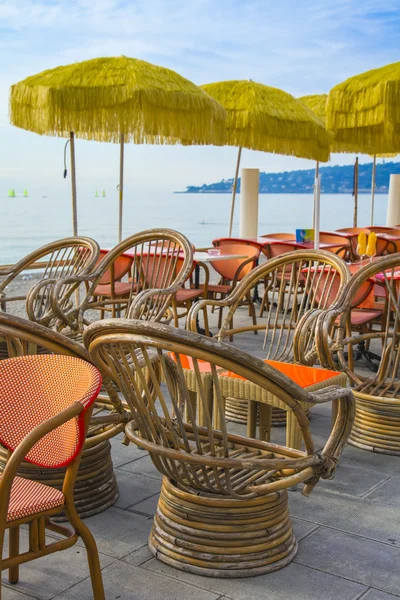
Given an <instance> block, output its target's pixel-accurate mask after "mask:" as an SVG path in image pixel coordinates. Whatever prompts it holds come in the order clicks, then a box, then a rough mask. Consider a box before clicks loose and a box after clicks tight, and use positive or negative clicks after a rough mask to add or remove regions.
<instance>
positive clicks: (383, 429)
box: [316, 254, 400, 455]
mask: <svg viewBox="0 0 400 600" xmlns="http://www.w3.org/2000/svg"><path fill="white" fill-rule="evenodd" d="M399 270H400V255H399V254H395V255H393V256H387V257H384V258H381V259H378V260H375V261H373V262H371V263H370V264H367V265H366V266H364V267H363V268H362V269H360V270H359V271H358V272H356V273H355V274H354V275H353V277H352V278H351V280H350V281H349V282H348V283H347V285H346V287H345V289H344V292H343V295H342V303H341V305H340V306H336V307H333V308H331V309H330V310H328V311H327V312H326V313H325V314H323V315H320V317H319V319H318V322H317V328H316V342H317V352H318V356H319V359H320V362H321V364H323V365H324V366H325V367H327V368H332V367H334V368H338V365H339V368H340V369H341V370H343V371H344V372H345V373H346V374H347V376H348V377H349V379H350V381H351V383H352V385H353V390H354V395H355V398H356V418H355V423H354V427H353V430H352V433H351V436H350V443H351V444H353V445H354V446H358V447H359V448H363V449H366V450H370V451H373V452H380V453H383V454H394V455H400V399H399V398H400V379H399V357H400V349H399V341H400V337H399V330H400V310H399V302H400V300H399V281H398V280H397V279H396V277H397V276H398V273H399ZM377 284H379V285H380V286H381V288H382V289H383V290H385V292H386V293H385V296H386V302H387V305H386V307H383V306H382V309H381V324H380V326H379V328H378V329H374V328H369V329H368V331H366V332H361V333H357V334H354V333H353V332H352V330H351V329H352V328H351V327H350V325H349V322H350V319H351V313H352V311H353V307H354V306H355V305H357V304H359V300H360V298H364V297H366V295H367V294H368V290H370V289H371V288H373V287H374V286H375V285H377ZM360 344H364V345H365V346H366V347H371V345H373V350H374V352H380V354H381V360H380V363H378V370H377V372H376V373H371V372H366V371H365V370H361V369H360V368H359V367H358V366H357V364H355V362H354V360H353V355H354V352H355V351H356V349H357V347H358V346H359V345H360Z"/></svg>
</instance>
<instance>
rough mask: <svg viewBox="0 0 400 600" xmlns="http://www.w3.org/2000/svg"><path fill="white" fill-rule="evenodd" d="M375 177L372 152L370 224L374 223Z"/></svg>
mask: <svg viewBox="0 0 400 600" xmlns="http://www.w3.org/2000/svg"><path fill="white" fill-rule="evenodd" d="M375 177H376V154H374V162H373V163H372V181H371V225H373V224H374V210H375V185H376V184H375Z"/></svg>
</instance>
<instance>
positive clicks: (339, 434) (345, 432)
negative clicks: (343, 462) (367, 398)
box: [303, 386, 355, 496]
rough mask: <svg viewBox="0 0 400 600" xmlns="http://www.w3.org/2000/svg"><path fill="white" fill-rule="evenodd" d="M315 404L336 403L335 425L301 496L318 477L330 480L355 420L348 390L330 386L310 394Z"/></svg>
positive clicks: (351, 394)
mask: <svg viewBox="0 0 400 600" xmlns="http://www.w3.org/2000/svg"><path fill="white" fill-rule="evenodd" d="M311 396H312V398H313V401H314V402H315V404H322V403H324V402H331V401H337V403H338V406H337V413H336V419H335V423H334V425H333V427H332V430H331V433H330V436H329V438H328V441H327V442H326V444H325V446H324V448H323V450H322V451H321V452H320V456H321V457H322V458H323V462H322V463H321V465H320V466H318V467H317V468H316V469H314V472H315V476H314V477H313V478H312V479H311V480H310V481H307V482H306V484H305V486H304V489H303V494H304V495H305V496H308V495H309V494H310V493H311V491H312V490H313V488H314V486H315V484H316V483H317V482H318V480H319V479H320V477H322V478H323V479H332V478H333V476H334V473H335V469H336V464H337V461H338V460H339V457H340V455H341V454H342V451H343V448H344V447H345V445H346V442H347V440H348V438H349V435H350V432H351V428H352V426H353V423H354V418H355V400H354V395H353V392H352V391H351V389H350V388H342V387H338V386H331V387H328V388H325V389H323V390H320V391H318V392H314V393H311Z"/></svg>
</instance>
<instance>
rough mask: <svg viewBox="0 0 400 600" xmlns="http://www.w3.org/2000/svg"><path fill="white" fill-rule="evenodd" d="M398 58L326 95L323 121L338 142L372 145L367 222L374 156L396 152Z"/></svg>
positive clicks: (399, 143) (399, 138)
mask: <svg viewBox="0 0 400 600" xmlns="http://www.w3.org/2000/svg"><path fill="white" fill-rule="evenodd" d="M399 96H400V62H397V63H392V64H389V65H386V66H385V67H381V68H379V69H373V70H371V71H366V72H365V73H361V74H359V75H355V76H354V77H350V78H349V79H347V80H346V81H344V82H342V83H340V84H338V85H336V86H335V87H334V88H333V89H332V90H331V91H330V92H329V96H328V101H327V105H326V124H327V128H328V129H329V130H331V131H332V132H333V133H334V135H335V139H336V141H337V143H338V144H341V145H343V144H345V145H349V144H351V145H352V146H354V145H361V146H362V147H367V148H370V149H371V148H372V152H369V154H371V155H373V156H374V165H373V185H372V206H371V225H372V224H373V214H374V192H375V189H374V188H375V168H376V167H375V165H376V156H377V155H381V156H388V155H389V156H396V154H398V153H399V152H400V103H399Z"/></svg>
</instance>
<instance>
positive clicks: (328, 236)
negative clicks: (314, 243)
mask: <svg viewBox="0 0 400 600" xmlns="http://www.w3.org/2000/svg"><path fill="white" fill-rule="evenodd" d="M319 241H320V242H322V243H326V244H337V246H336V247H333V248H327V251H328V252H333V253H334V254H336V255H337V256H340V258H343V260H351V259H352V253H351V245H350V241H349V239H348V238H347V237H344V236H342V235H338V234H336V233H331V232H327V231H320V234H319Z"/></svg>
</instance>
